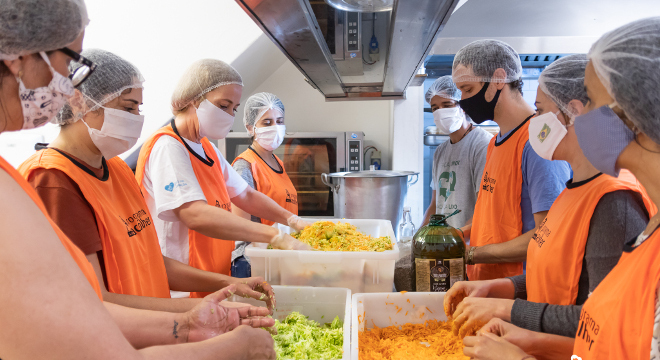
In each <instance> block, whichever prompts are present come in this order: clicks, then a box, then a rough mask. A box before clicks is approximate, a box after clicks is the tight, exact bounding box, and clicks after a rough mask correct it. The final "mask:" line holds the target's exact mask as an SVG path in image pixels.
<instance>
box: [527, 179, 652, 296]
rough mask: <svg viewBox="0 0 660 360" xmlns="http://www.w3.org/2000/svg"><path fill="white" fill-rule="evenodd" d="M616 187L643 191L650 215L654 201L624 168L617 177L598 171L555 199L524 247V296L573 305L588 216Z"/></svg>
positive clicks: (589, 219) (587, 231) (588, 221)
mask: <svg viewBox="0 0 660 360" xmlns="http://www.w3.org/2000/svg"><path fill="white" fill-rule="evenodd" d="M617 190H632V191H635V192H638V193H639V194H641V195H642V198H643V199H644V204H645V205H646V209H647V211H648V212H649V214H650V215H651V216H653V214H655V212H656V208H655V205H653V203H652V202H651V200H650V199H649V197H648V195H647V194H646V190H644V188H643V187H642V186H641V184H640V183H639V182H638V181H637V179H636V178H635V177H634V176H633V175H632V174H631V173H630V172H629V171H627V170H622V171H621V174H620V175H619V177H618V178H613V177H611V176H609V175H605V174H603V175H600V176H598V177H597V178H595V179H593V180H591V181H589V182H588V183H586V184H584V185H582V186H580V187H578V188H574V189H568V188H567V189H565V190H564V191H563V192H562V193H561V194H560V195H559V196H558V197H557V200H555V202H554V204H552V207H551V208H550V211H549V212H548V216H547V217H546V218H545V220H543V223H541V226H540V227H539V229H538V230H537V231H536V233H535V234H534V237H533V238H532V240H531V241H530V242H529V247H528V249H527V300H529V301H533V302H538V303H549V304H553V305H575V301H576V299H577V293H578V282H579V280H580V274H581V273H582V260H583V259H584V250H585V247H586V244H587V238H588V237H589V226H590V224H591V216H592V215H593V213H594V210H595V209H596V205H598V202H599V201H600V199H601V198H602V197H603V196H604V195H605V194H608V193H611V192H614V191H617Z"/></svg>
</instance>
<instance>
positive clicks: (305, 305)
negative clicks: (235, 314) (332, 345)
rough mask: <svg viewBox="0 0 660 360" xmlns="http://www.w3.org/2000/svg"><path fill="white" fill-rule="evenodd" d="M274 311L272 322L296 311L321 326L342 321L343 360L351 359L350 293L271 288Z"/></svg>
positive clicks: (244, 300)
mask: <svg viewBox="0 0 660 360" xmlns="http://www.w3.org/2000/svg"><path fill="white" fill-rule="evenodd" d="M273 291H275V298H276V300H277V308H276V309H275V311H273V318H275V319H277V320H284V318H286V317H287V315H289V314H290V313H291V312H293V311H297V312H299V313H301V314H303V315H305V316H308V317H309V319H311V320H314V321H317V322H319V323H321V324H323V323H327V322H331V321H332V320H333V319H334V318H335V316H339V318H340V319H343V321H344V357H342V358H341V359H326V360H350V358H351V290H349V289H345V288H318V287H311V286H278V285H273ZM229 301H236V302H242V303H247V304H252V305H256V306H266V305H265V303H264V302H263V301H259V300H255V299H246V298H242V297H239V296H236V295H234V296H232V297H231V298H230V299H229Z"/></svg>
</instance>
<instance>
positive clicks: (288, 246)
mask: <svg viewBox="0 0 660 360" xmlns="http://www.w3.org/2000/svg"><path fill="white" fill-rule="evenodd" d="M270 244H271V245H272V246H273V248H275V249H280V250H314V249H313V248H312V247H311V246H309V245H307V244H305V243H303V242H300V241H298V240H296V239H294V238H293V236H291V235H289V234H285V233H284V232H283V231H282V230H280V232H279V233H278V234H277V235H275V236H273V238H272V239H271V240H270Z"/></svg>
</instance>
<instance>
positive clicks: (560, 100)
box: [539, 54, 588, 118]
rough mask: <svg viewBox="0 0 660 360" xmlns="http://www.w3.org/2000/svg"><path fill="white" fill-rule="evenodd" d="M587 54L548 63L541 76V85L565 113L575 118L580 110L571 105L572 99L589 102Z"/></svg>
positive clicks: (584, 102) (583, 102)
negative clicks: (585, 85) (585, 82)
mask: <svg viewBox="0 0 660 360" xmlns="http://www.w3.org/2000/svg"><path fill="white" fill-rule="evenodd" d="M587 63H588V60H587V55H586V54H575V55H569V56H566V57H563V58H561V59H559V60H557V61H555V62H553V63H552V64H550V65H548V67H546V68H545V69H544V70H543V72H542V73H541V76H539V87H540V88H541V90H542V91H543V92H544V93H545V94H546V95H547V96H548V97H550V99H552V101H553V102H554V103H555V104H556V105H557V107H558V108H559V110H561V111H562V112H563V113H564V114H566V115H568V116H570V117H571V118H574V117H576V116H578V115H579V113H578V110H577V109H574V108H573V107H571V106H569V104H568V103H569V102H571V100H579V101H580V102H581V103H582V104H584V105H586V104H587V92H586V91H585V90H584V71H585V69H586V68H587Z"/></svg>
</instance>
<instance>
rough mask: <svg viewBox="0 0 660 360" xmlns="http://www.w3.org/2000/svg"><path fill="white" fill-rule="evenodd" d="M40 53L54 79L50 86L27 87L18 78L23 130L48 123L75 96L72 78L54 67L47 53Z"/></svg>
mask: <svg viewBox="0 0 660 360" xmlns="http://www.w3.org/2000/svg"><path fill="white" fill-rule="evenodd" d="M39 55H41V57H42V58H43V59H44V61H46V63H47V64H48V68H49V69H50V72H51V73H52V74H53V79H52V80H51V81H50V83H49V84H48V86H42V87H40V88H36V89H26V88H25V85H24V84H23V81H22V80H21V79H19V78H17V79H16V81H17V82H18V97H19V99H20V100H21V109H23V127H22V129H23V130H27V129H34V128H37V127H40V126H43V125H46V123H47V122H49V121H51V120H52V119H53V118H54V117H55V116H56V115H57V114H58V113H59V112H60V110H61V109H62V107H63V106H64V104H66V102H67V100H68V99H69V98H70V97H71V96H73V91H74V89H73V83H72V82H71V80H70V79H69V78H67V77H65V76H62V75H61V74H60V73H58V72H57V71H55V69H53V67H52V66H51V65H50V60H49V59H48V56H47V55H46V53H44V52H40V53H39Z"/></svg>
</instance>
